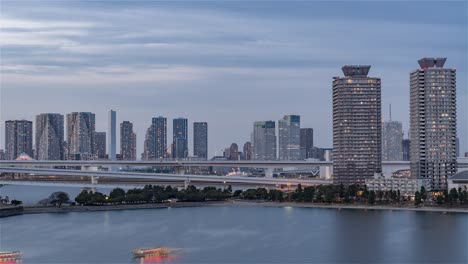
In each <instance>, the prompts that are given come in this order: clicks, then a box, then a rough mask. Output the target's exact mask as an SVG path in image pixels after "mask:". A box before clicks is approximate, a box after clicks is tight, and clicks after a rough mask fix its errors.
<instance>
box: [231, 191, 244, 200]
mask: <svg viewBox="0 0 468 264" xmlns="http://www.w3.org/2000/svg"><path fill="white" fill-rule="evenodd" d="M241 194H242V190H235V191H234V193H233V194H232V197H234V198H238V197H239V196H241Z"/></svg>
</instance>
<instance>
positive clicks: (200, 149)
mask: <svg viewBox="0 0 468 264" xmlns="http://www.w3.org/2000/svg"><path fill="white" fill-rule="evenodd" d="M193 156H195V157H198V158H202V159H207V158H208V123H207V122H194V123H193Z"/></svg>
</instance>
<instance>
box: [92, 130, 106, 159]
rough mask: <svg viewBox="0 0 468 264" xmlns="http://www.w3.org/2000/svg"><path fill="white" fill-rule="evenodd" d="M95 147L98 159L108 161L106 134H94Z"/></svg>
mask: <svg viewBox="0 0 468 264" xmlns="http://www.w3.org/2000/svg"><path fill="white" fill-rule="evenodd" d="M94 145H95V149H96V155H97V158H98V159H107V155H106V149H107V147H106V145H107V142H106V132H94Z"/></svg>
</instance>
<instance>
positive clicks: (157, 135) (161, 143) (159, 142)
mask: <svg viewBox="0 0 468 264" xmlns="http://www.w3.org/2000/svg"><path fill="white" fill-rule="evenodd" d="M151 122H152V125H153V130H152V133H153V136H152V138H153V140H154V157H155V158H157V159H161V158H167V155H166V154H167V119H166V118H165V117H162V116H159V117H153V119H152V121H151Z"/></svg>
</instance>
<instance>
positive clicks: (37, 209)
mask: <svg viewBox="0 0 468 264" xmlns="http://www.w3.org/2000/svg"><path fill="white" fill-rule="evenodd" d="M200 206H250V207H251V206H262V207H296V208H318V209H335V210H342V209H347V210H363V211H373V210H388V211H416V212H440V213H465V214H466V213H468V208H449V207H427V206H426V207H403V206H402V207H398V206H386V205H356V204H314V203H297V202H269V201H242V200H230V201H210V202H177V203H157V204H130V205H127V204H121V205H98V206H63V207H52V206H23V211H22V214H42V213H71V212H97V211H120V210H142V209H164V208H183V207H200Z"/></svg>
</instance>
